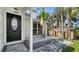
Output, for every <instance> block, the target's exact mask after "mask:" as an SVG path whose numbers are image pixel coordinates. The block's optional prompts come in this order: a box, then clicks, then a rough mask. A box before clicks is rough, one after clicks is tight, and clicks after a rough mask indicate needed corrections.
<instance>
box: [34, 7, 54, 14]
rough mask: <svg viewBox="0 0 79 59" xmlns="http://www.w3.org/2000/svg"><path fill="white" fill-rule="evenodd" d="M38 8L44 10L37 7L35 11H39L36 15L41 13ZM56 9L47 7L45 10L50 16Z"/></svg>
mask: <svg viewBox="0 0 79 59" xmlns="http://www.w3.org/2000/svg"><path fill="white" fill-rule="evenodd" d="M37 8H40V9H42V8H41V7H35V8H34V10H36V11H37V12H36V15H38V13H39V12H38V10H37ZM54 9H55V7H45V8H44V10H45V12H47V13H49V14H51V13H52V12H54Z"/></svg>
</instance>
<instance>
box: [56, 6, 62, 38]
mask: <svg viewBox="0 0 79 59" xmlns="http://www.w3.org/2000/svg"><path fill="white" fill-rule="evenodd" d="M56 13H57V15H58V16H59V22H61V23H60V30H61V31H60V33H61V34H60V36H61V38H62V39H64V7H57V8H56Z"/></svg>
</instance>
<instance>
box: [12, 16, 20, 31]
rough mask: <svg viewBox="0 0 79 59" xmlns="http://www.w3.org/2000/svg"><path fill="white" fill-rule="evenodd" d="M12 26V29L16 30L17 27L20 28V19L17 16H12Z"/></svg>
mask: <svg viewBox="0 0 79 59" xmlns="http://www.w3.org/2000/svg"><path fill="white" fill-rule="evenodd" d="M11 26H12V29H13V30H14V31H16V30H17V28H18V21H17V18H16V17H13V18H12V21H11Z"/></svg>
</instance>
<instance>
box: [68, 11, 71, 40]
mask: <svg viewBox="0 0 79 59" xmlns="http://www.w3.org/2000/svg"><path fill="white" fill-rule="evenodd" d="M70 20H71V18H70V16H69V14H68V13H67V21H68V25H67V30H68V31H67V35H68V40H70V39H71V38H70V37H71V34H70Z"/></svg>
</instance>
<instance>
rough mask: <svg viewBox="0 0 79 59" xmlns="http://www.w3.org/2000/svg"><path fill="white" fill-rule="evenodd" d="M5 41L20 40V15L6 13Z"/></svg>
mask: <svg viewBox="0 0 79 59" xmlns="http://www.w3.org/2000/svg"><path fill="white" fill-rule="evenodd" d="M6 19H7V23H6V25H7V26H6V28H7V31H6V33H7V35H6V36H7V42H11V41H17V40H21V16H20V15H15V14H11V13H6Z"/></svg>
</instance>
